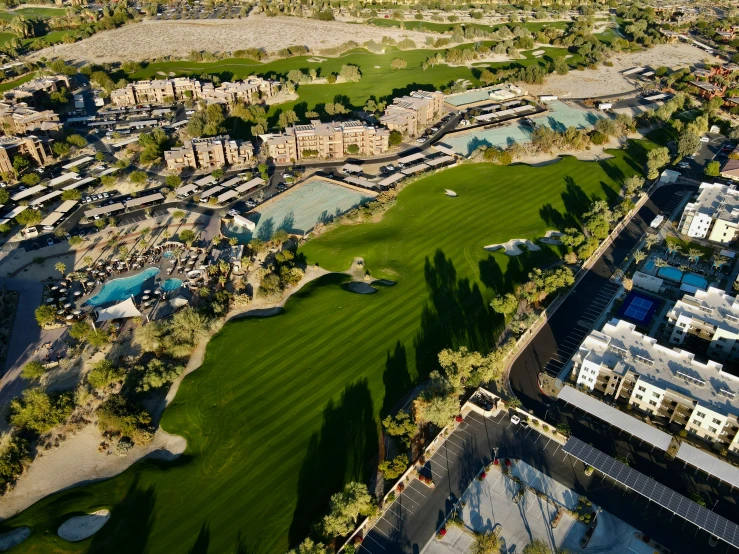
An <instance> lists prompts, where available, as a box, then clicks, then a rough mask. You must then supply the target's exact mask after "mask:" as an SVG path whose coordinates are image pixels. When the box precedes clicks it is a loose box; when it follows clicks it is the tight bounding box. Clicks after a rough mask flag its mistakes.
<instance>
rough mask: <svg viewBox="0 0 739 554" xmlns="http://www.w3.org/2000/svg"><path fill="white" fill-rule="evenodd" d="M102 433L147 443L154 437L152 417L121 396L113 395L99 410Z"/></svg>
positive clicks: (99, 423)
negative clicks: (151, 427)
mask: <svg viewBox="0 0 739 554" xmlns="http://www.w3.org/2000/svg"><path fill="white" fill-rule="evenodd" d="M97 416H98V428H99V429H100V432H101V433H112V434H114V435H121V436H123V437H128V438H129V439H131V440H132V441H134V442H136V443H146V442H149V441H150V440H151V437H152V436H153V433H152V430H151V429H150V427H149V426H150V424H151V415H150V414H149V413H148V412H147V411H146V410H144V409H143V408H141V407H140V406H138V405H136V404H134V403H132V402H130V401H128V400H126V399H125V398H124V397H123V396H122V395H120V394H113V395H111V396H110V397H109V398H108V399H107V400H106V401H105V402H103V404H101V405H100V407H99V408H98V410H97Z"/></svg>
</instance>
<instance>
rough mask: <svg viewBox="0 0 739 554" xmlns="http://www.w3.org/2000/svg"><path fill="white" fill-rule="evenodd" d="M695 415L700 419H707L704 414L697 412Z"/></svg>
mask: <svg viewBox="0 0 739 554" xmlns="http://www.w3.org/2000/svg"><path fill="white" fill-rule="evenodd" d="M695 415H696V416H698V417H706V414H704V413H703V412H695Z"/></svg>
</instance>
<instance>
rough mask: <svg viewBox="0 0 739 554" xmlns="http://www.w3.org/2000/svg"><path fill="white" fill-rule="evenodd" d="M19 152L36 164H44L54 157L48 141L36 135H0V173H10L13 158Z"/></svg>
mask: <svg viewBox="0 0 739 554" xmlns="http://www.w3.org/2000/svg"><path fill="white" fill-rule="evenodd" d="M19 154H21V155H25V156H28V157H30V158H31V159H33V160H34V161H35V162H36V163H37V164H38V165H46V164H47V163H48V162H50V161H51V160H52V159H53V157H54V155H53V153H52V151H51V144H50V142H48V141H45V140H42V139H40V138H39V137H37V136H34V135H26V136H24V137H12V136H6V137H0V173H12V172H13V158H15V156H17V155H19Z"/></svg>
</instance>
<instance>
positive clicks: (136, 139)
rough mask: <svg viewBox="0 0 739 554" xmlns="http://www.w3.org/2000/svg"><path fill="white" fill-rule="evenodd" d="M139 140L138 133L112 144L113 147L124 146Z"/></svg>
mask: <svg viewBox="0 0 739 554" xmlns="http://www.w3.org/2000/svg"><path fill="white" fill-rule="evenodd" d="M138 140H139V136H138V135H136V136H135V137H130V138H127V139H125V140H119V141H118V142H114V143H113V144H111V146H112V147H113V148H121V147H122V146H127V145H129V144H132V143H134V142H136V141H138Z"/></svg>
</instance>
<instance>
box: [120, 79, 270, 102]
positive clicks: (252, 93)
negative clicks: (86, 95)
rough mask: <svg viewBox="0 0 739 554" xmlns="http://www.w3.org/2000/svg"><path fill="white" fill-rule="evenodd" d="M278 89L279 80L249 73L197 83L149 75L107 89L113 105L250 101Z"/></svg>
mask: <svg viewBox="0 0 739 554" xmlns="http://www.w3.org/2000/svg"><path fill="white" fill-rule="evenodd" d="M279 90H280V83H279V82H278V81H272V80H270V79H262V78H261V77H255V76H251V77H248V78H247V79H246V80H244V81H239V82H236V83H229V82H225V83H221V85H220V86H218V87H216V86H215V85H214V84H213V83H208V82H206V83H201V82H200V81H198V80H197V79H191V78H189V77H177V78H175V79H153V80H150V81H137V82H135V83H129V84H128V85H127V86H125V87H124V88H121V89H117V90H114V91H112V92H111V93H110V101H111V102H112V103H113V104H114V105H116V106H136V105H138V104H165V103H171V102H182V101H185V100H188V99H192V100H204V101H205V102H206V103H208V104H210V103H221V104H231V103H234V102H245V103H247V104H254V103H257V102H260V101H261V100H263V99H265V98H270V97H272V96H274V95H275V94H277V93H278V92H279Z"/></svg>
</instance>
